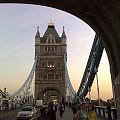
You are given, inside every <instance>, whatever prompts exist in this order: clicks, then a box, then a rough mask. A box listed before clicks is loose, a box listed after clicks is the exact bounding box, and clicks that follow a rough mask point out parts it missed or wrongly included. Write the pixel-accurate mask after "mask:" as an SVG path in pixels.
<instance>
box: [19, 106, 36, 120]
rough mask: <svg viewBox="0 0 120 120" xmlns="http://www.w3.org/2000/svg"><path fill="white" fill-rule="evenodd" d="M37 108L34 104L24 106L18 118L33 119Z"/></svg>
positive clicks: (22, 119)
mask: <svg viewBox="0 0 120 120" xmlns="http://www.w3.org/2000/svg"><path fill="white" fill-rule="evenodd" d="M36 114H37V110H36V108H35V107H33V106H26V107H23V108H22V110H20V112H18V114H17V120H24V119H25V120H26V119H29V120H30V119H32V118H34V117H35V116H36Z"/></svg>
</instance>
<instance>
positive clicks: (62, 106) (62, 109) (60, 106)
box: [58, 102, 64, 117]
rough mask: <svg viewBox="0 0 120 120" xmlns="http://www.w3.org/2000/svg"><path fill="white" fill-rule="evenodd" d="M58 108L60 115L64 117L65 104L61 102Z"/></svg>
mask: <svg viewBox="0 0 120 120" xmlns="http://www.w3.org/2000/svg"><path fill="white" fill-rule="evenodd" d="M58 110H59V111H60V117H62V116H63V112H64V105H63V104H62V103H61V102H60V105H59V108H58Z"/></svg>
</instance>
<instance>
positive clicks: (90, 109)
mask: <svg viewBox="0 0 120 120" xmlns="http://www.w3.org/2000/svg"><path fill="white" fill-rule="evenodd" d="M87 116H88V120H97V115H96V112H95V111H94V106H93V105H91V104H90V105H89V106H88V114H87Z"/></svg>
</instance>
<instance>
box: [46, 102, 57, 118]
mask: <svg viewBox="0 0 120 120" xmlns="http://www.w3.org/2000/svg"><path fill="white" fill-rule="evenodd" d="M47 117H48V120H56V113H55V111H54V110H53V103H50V104H49V105H48V112H47Z"/></svg>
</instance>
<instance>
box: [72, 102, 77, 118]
mask: <svg viewBox="0 0 120 120" xmlns="http://www.w3.org/2000/svg"><path fill="white" fill-rule="evenodd" d="M72 111H73V120H76V117H77V114H76V112H77V110H76V106H75V104H73V105H72Z"/></svg>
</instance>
